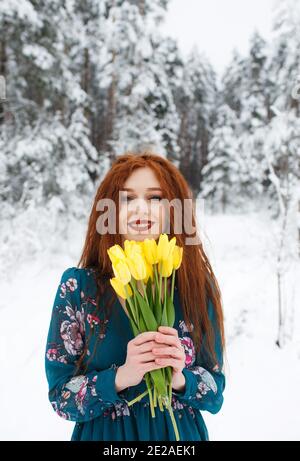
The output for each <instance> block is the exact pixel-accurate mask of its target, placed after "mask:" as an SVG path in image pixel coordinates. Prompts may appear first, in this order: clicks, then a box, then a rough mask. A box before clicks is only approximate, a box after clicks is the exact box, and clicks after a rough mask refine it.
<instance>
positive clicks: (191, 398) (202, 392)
mask: <svg viewBox="0 0 300 461" xmlns="http://www.w3.org/2000/svg"><path fill="white" fill-rule="evenodd" d="M208 310H209V317H210V319H211V321H212V324H213V327H214V331H215V350H216V356H217V359H218V363H217V364H215V366H214V367H211V366H209V365H208V363H209V361H208V360H207V355H206V353H205V350H206V348H205V344H206V342H205V341H206V338H205V336H204V339H203V345H202V347H201V352H200V354H199V355H200V358H199V360H197V361H196V365H195V366H191V367H186V368H183V370H182V373H183V374H184V376H185V388H184V391H183V392H176V391H174V392H173V394H174V395H175V396H176V398H177V399H178V400H179V401H180V402H183V403H187V404H188V405H190V406H191V407H193V408H195V409H199V410H207V411H209V412H210V413H217V412H218V411H219V410H220V409H221V407H222V404H223V400H224V398H223V391H224V389H225V375H224V374H223V372H222V367H223V355H222V348H221V339H220V332H219V330H218V328H217V323H216V319H215V315H214V309H213V305H212V302H211V300H209V303H208Z"/></svg>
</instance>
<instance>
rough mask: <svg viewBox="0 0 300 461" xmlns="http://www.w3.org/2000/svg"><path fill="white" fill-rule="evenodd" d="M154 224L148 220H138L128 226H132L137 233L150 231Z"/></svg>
mask: <svg viewBox="0 0 300 461" xmlns="http://www.w3.org/2000/svg"><path fill="white" fill-rule="evenodd" d="M153 224H154V223H153V222H152V221H149V220H147V219H144V220H141V219H137V220H135V221H131V222H130V223H128V226H130V228H131V229H133V230H135V231H145V230H149V229H150V228H151V227H152V225H153Z"/></svg>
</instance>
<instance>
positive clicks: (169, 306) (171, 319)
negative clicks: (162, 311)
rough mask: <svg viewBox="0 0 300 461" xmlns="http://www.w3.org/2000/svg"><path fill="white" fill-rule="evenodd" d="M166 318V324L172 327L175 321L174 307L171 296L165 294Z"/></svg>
mask: <svg viewBox="0 0 300 461" xmlns="http://www.w3.org/2000/svg"><path fill="white" fill-rule="evenodd" d="M166 315H167V319H168V324H167V325H166V326H169V327H173V326H174V323H175V307H174V303H173V301H172V298H171V296H169V295H168V294H167V312H166Z"/></svg>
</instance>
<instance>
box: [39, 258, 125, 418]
mask: <svg viewBox="0 0 300 461" xmlns="http://www.w3.org/2000/svg"><path fill="white" fill-rule="evenodd" d="M80 271H82V269H79V268H76V267H71V268H69V269H66V270H65V271H64V273H63V274H62V277H61V281H60V283H59V286H58V289H57V292H56V296H55V300H54V305H53V308H52V314H51V320H50V326H49V332H48V337H47V344H46V351H45V371H46V377H47V381H48V388H49V390H48V398H49V400H50V403H51V405H52V407H53V409H54V411H55V412H56V413H57V414H58V415H59V416H61V417H62V418H64V419H68V420H71V421H77V422H84V421H89V420H92V419H94V418H96V417H98V416H100V415H101V413H103V411H104V410H105V409H106V408H107V407H109V406H111V405H114V404H117V403H120V402H121V403H126V400H125V399H124V398H123V397H124V394H123V393H122V392H119V393H118V392H116V388H115V378H116V372H117V367H116V365H115V364H114V365H112V367H110V368H108V369H105V370H93V371H90V372H88V373H87V374H79V375H76V376H75V369H76V363H75V362H76V361H77V360H78V359H79V357H80V355H81V354H82V352H83V350H84V344H85V312H84V310H83V308H81V303H80V300H81V287H80V278H81V277H80Z"/></svg>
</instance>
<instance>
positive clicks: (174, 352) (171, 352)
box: [152, 347, 185, 359]
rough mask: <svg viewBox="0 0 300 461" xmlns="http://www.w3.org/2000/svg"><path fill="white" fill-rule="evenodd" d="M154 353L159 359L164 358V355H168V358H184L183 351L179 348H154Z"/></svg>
mask: <svg viewBox="0 0 300 461" xmlns="http://www.w3.org/2000/svg"><path fill="white" fill-rule="evenodd" d="M152 352H153V354H154V355H155V356H156V357H158V356H159V357H160V356H163V355H167V356H171V357H175V358H178V359H181V358H183V354H184V351H183V349H182V350H180V349H178V348H177V347H161V348H153V349H152ZM184 355H185V354H184Z"/></svg>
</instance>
